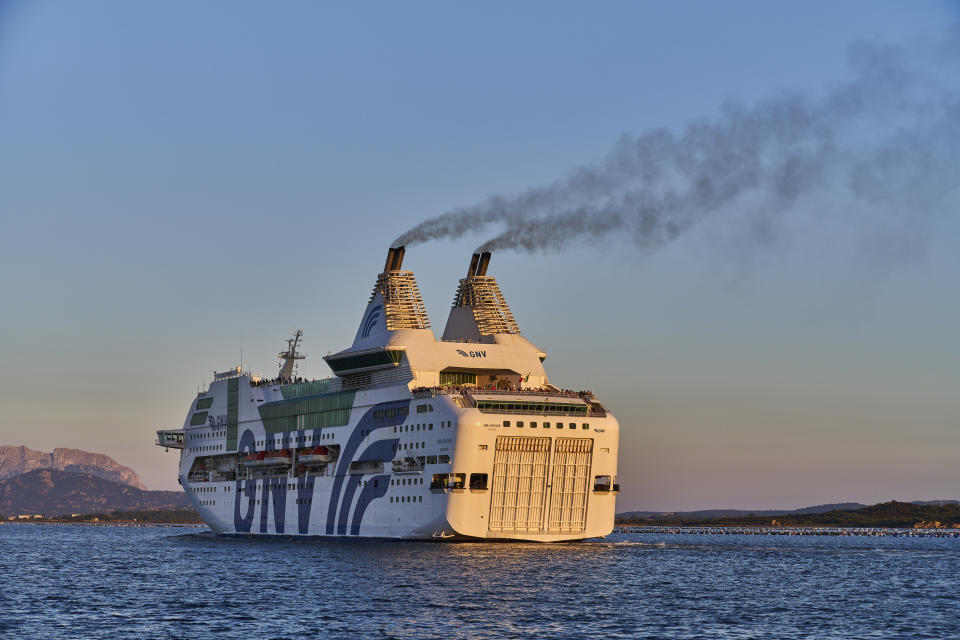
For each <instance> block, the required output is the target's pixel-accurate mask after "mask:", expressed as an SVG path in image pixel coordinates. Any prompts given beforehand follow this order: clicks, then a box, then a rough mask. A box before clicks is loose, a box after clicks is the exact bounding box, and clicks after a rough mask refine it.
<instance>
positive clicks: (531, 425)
mask: <svg viewBox="0 0 960 640" xmlns="http://www.w3.org/2000/svg"><path fill="white" fill-rule="evenodd" d="M530 428H531V429H536V428H537V422H536V421H535V420H534V421H531V422H530Z"/></svg>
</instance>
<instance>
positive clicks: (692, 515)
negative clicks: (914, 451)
mask: <svg viewBox="0 0 960 640" xmlns="http://www.w3.org/2000/svg"><path fill="white" fill-rule="evenodd" d="M916 504H923V503H919V502H918V503H916ZM866 506H867V505H865V504H860V503H859V502H838V503H835V504H820V505H816V506H813V507H803V508H802V509H754V510H752V511H751V510H747V509H702V510H700V511H627V512H625V513H618V514H617V517H618V518H654V517H657V516H679V517H681V518H684V519H691V520H695V519H698V518H700V519H706V518H730V517H741V516H748V515H755V516H783V515H787V514H806V513H826V512H827V511H851V510H854V509H863V508H864V507H866Z"/></svg>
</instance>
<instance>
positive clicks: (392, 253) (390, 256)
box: [383, 247, 397, 272]
mask: <svg viewBox="0 0 960 640" xmlns="http://www.w3.org/2000/svg"><path fill="white" fill-rule="evenodd" d="M396 254H397V250H396V249H394V248H393V247H390V248H389V249H388V250H387V261H386V262H385V263H384V265H383V271H384V272H387V271H390V267H392V266H393V257H394V256H395V255H396Z"/></svg>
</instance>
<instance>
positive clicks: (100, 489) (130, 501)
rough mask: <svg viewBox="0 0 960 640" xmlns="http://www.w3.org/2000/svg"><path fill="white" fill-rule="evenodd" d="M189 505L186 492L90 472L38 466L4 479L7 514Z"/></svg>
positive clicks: (2, 506)
mask: <svg viewBox="0 0 960 640" xmlns="http://www.w3.org/2000/svg"><path fill="white" fill-rule="evenodd" d="M189 507H190V502H189V500H187V496H186V495H185V494H184V493H183V492H182V491H145V490H143V489H138V488H136V487H133V486H130V485H128V484H124V483H120V482H112V481H110V480H104V479H103V478H100V477H98V476H95V475H93V474H90V473H68V472H66V471H57V470H54V469H34V470H33V471H29V472H27V473H25V474H22V475H19V476H16V477H14V478H7V479H6V480H0V513H2V514H4V515H6V516H12V515H19V514H23V513H25V514H43V515H45V516H54V515H63V514H70V513H93V512H103V511H112V510H116V509H128V510H129V509H185V508H189Z"/></svg>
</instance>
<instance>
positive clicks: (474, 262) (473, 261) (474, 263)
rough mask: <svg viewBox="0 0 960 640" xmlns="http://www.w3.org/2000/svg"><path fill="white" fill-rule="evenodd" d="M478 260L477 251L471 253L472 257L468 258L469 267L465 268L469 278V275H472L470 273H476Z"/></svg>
mask: <svg viewBox="0 0 960 640" xmlns="http://www.w3.org/2000/svg"><path fill="white" fill-rule="evenodd" d="M478 262H480V254H479V253H475V254H473V257H472V258H470V268H469V269H467V277H468V278H469V277H470V276H472V275H474V274H476V273H477V263H478Z"/></svg>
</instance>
